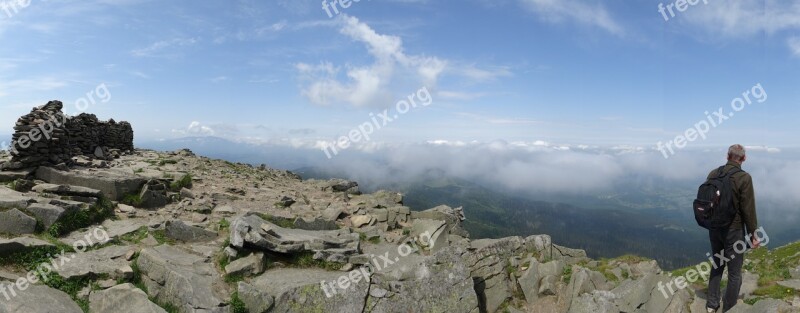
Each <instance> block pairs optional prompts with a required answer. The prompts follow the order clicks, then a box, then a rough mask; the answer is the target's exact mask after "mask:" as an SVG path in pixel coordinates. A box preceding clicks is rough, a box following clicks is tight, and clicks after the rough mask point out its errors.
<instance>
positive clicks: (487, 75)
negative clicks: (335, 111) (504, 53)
mask: <svg viewBox="0 0 800 313" xmlns="http://www.w3.org/2000/svg"><path fill="white" fill-rule="evenodd" d="M337 21H339V24H338V25H341V28H340V29H339V32H340V33H341V34H343V35H345V36H347V37H349V38H350V39H352V40H354V41H356V42H360V43H363V44H364V45H365V46H366V48H367V51H368V52H369V55H370V56H372V58H373V59H374V62H373V63H372V64H370V65H367V66H354V65H346V66H344V68H340V67H339V66H335V65H333V64H332V63H329V62H321V63H320V64H319V65H310V64H307V63H298V64H296V70H297V71H298V73H299V74H300V76H301V79H303V80H304V81H305V82H306V85H305V86H304V87H303V90H302V93H303V95H304V96H305V97H306V98H308V99H309V100H310V101H311V102H313V103H315V104H320V105H330V104H337V103H345V104H349V105H352V106H359V107H363V106H386V105H388V104H390V103H392V102H393V98H394V96H395V95H396V94H397V93H405V92H407V91H405V90H399V91H398V90H396V89H397V88H398V86H403V87H404V88H408V87H407V86H408V85H414V86H415V87H414V88H419V85H423V86H425V87H428V88H429V89H435V88H436V86H437V84H438V83H439V80H440V79H441V77H442V76H443V75H445V74H453V75H456V76H460V77H464V78H467V79H470V80H473V81H485V80H492V79H495V78H497V77H502V76H509V75H511V71H510V70H509V69H508V68H505V67H496V68H492V69H479V68H477V67H475V66H474V65H466V66H459V65H453V62H450V61H448V60H445V59H442V58H438V57H435V56H426V55H410V54H407V53H405V51H404V49H403V40H402V39H401V38H400V37H397V36H392V35H385V34H379V33H378V32H376V31H375V30H374V29H372V28H371V27H370V26H369V25H367V24H366V23H364V22H361V21H359V20H358V19H357V18H355V17H348V16H343V17H341V18H339V19H337ZM444 95H445V96H452V97H453V98H459V97H461V98H464V97H468V96H475V95H476V94H472V95H467V94H466V93H463V92H461V93H459V92H458V91H448V92H446V93H445V94H444Z"/></svg>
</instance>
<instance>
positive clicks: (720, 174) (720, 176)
mask: <svg viewBox="0 0 800 313" xmlns="http://www.w3.org/2000/svg"><path fill="white" fill-rule="evenodd" d="M724 169H725V165H723V166H720V167H719V169H718V170H717V178H722V177H724V176H725V174H726V173H725V172H723V171H722V170H724Z"/></svg>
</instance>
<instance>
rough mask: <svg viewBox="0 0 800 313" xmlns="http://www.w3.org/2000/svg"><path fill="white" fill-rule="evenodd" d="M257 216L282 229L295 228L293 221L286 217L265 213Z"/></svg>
mask: <svg viewBox="0 0 800 313" xmlns="http://www.w3.org/2000/svg"><path fill="white" fill-rule="evenodd" d="M256 214H257V215H258V217H260V218H261V219H263V220H265V221H267V222H270V223H272V224H275V225H278V227H281V228H295V226H294V220H293V219H290V218H285V217H278V216H272V215H269V214H264V213H256Z"/></svg>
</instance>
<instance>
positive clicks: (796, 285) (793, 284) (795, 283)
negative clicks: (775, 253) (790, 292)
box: [778, 279, 800, 290]
mask: <svg viewBox="0 0 800 313" xmlns="http://www.w3.org/2000/svg"><path fill="white" fill-rule="evenodd" d="M778 285H781V286H784V287H786V288H792V289H795V290H800V279H790V280H785V281H779V282H778Z"/></svg>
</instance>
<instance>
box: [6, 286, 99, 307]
mask: <svg viewBox="0 0 800 313" xmlns="http://www.w3.org/2000/svg"><path fill="white" fill-rule="evenodd" d="M0 290H5V291H8V293H9V299H6V298H5V297H4V296H0V312H4V313H5V312H8V313H38V312H54V313H55V312H58V313H83V310H81V308H80V307H79V306H78V304H76V303H75V302H74V301H72V298H71V297H70V296H69V295H68V294H66V293H64V292H63V291H61V290H57V289H53V288H50V287H48V286H45V285H28V288H27V289H25V290H23V291H20V289H19V288H18V287H17V286H16V285H14V284H9V283H5V282H0ZM11 290H13V291H14V293H15V294H16V296H10V295H11V294H12V293H11Z"/></svg>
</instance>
